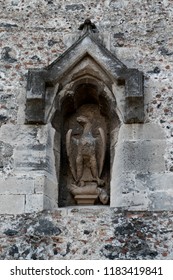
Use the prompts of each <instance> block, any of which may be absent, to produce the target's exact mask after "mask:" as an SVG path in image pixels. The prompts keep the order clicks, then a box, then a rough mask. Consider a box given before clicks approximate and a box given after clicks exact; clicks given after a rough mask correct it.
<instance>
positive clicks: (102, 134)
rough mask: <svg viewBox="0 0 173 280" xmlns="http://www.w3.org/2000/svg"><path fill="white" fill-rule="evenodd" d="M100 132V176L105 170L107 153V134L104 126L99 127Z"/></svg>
mask: <svg viewBox="0 0 173 280" xmlns="http://www.w3.org/2000/svg"><path fill="white" fill-rule="evenodd" d="M98 130H99V133H100V138H101V141H100V145H99V154H100V159H99V177H100V176H101V173H102V171H103V165H104V160H105V153H106V136H105V132H104V130H103V128H101V127H99V128H98Z"/></svg>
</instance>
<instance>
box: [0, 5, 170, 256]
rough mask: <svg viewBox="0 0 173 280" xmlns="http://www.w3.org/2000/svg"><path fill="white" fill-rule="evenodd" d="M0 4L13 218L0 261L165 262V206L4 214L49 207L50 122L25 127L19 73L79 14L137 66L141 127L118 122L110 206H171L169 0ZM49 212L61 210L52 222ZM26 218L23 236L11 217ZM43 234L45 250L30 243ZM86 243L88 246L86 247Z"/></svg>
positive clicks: (4, 186) (68, 37)
mask: <svg viewBox="0 0 173 280" xmlns="http://www.w3.org/2000/svg"><path fill="white" fill-rule="evenodd" d="M0 4H1V17H0V31H1V33H0V34H1V41H0V48H1V57H0V201H1V203H0V213H2V214H4V213H8V214H11V215H12V216H4V215H2V216H1V220H2V222H1V225H2V227H1V229H2V232H1V238H2V241H3V242H1V244H2V245H1V259H4V258H9V259H10V258H11V259H13V258H14V259H15V258H16V259H18V258H21V259H22V258H24V259H27V258H28V259H30V258H32V259H47V258H48V259H53V258H58V259H59V258H61V259H71V258H74V259H79V258H83V259H97V258H102V259H116V258H122V259H123V258H133V259H135V258H138V259H140V258H142V259H143V258H158V259H162V258H167V259H172V258H173V256H172V243H171V242H170V241H169V240H171V239H172V213H171V212H160V213H159V212H157V213H155V212H152V213H150V212H148V213H147V212H145V213H143V214H142V213H138V214H135V213H134V212H133V213H130V212H127V214H125V215H124V214H123V213H124V212H122V213H118V212H114V210H117V208H115V209H114V210H113V209H109V210H108V208H105V209H104V211H103V209H102V208H101V209H99V208H98V209H97V210H96V209H95V210H93V209H91V210H89V212H87V213H88V214H87V216H86V211H85V209H84V210H83V209H74V210H73V212H71V213H73V214H70V212H68V211H67V212H65V213H66V214H62V213H63V211H62V213H60V212H56V213H54V214H51V215H50V214H45V213H40V214H33V215H32V214H26V216H25V215H21V216H13V214H22V213H30V212H35V211H36V212H39V211H42V210H43V209H50V208H56V207H57V196H58V194H57V178H56V175H55V173H54V172H52V170H53V168H52V167H53V166H54V164H55V163H54V161H53V160H54V157H53V137H54V130H53V129H52V127H50V126H49V125H46V126H42V127H40V126H37V125H34V126H32V125H27V126H26V125H25V124H24V123H25V103H26V84H27V73H28V70H29V69H30V68H43V67H46V66H48V65H49V64H50V63H51V62H53V61H54V60H55V59H56V58H57V57H58V56H59V55H61V54H62V53H64V51H65V50H67V48H68V47H70V46H71V44H72V43H73V42H74V41H75V40H76V39H77V38H78V36H79V33H78V32H79V31H77V28H78V27H79V25H80V24H81V23H82V22H83V21H84V20H85V19H86V18H88V17H90V18H91V19H92V21H93V22H94V23H95V24H96V25H97V28H98V30H99V32H100V36H101V37H102V40H103V42H104V44H105V46H106V47H107V48H108V49H109V50H110V51H111V52H112V53H113V54H116V56H117V57H118V58H119V59H120V60H121V61H122V62H123V63H124V64H125V65H126V66H127V67H129V68H137V69H138V70H140V71H142V72H143V73H144V103H145V108H144V113H145V120H144V124H132V125H124V124H122V126H121V129H120V133H119V142H118V144H117V142H116V139H115V160H114V165H113V167H112V176H113V179H112V186H111V189H112V197H111V204H112V206H113V207H119V206H120V207H121V209H122V210H123V209H126V210H129V209H131V210H152V211H155V210H157V211H158V210H170V209H171V210H172V205H173V203H172V200H173V191H172V187H173V173H172V172H173V109H172V106H173V97H172V96H173V85H172V80H173V71H172V69H173V59H172V57H173V39H172V28H173V26H172V25H173V23H172V16H173V14H172V1H171V0H162V1H159V2H158V1H156V0H151V1H147V0H144V1H142V2H141V1H138V0H133V1H128V0H126V1H122V0H121V1H113V0H112V1H111V0H105V1H98V0H95V1H91V0H88V1H87V3H83V1H73V2H72V1H68V0H67V1H63V0H53V1H46V0H45V1H40V0H31V1H29V4H28V1H22V0H13V1H12V0H6V1H0ZM76 31H77V32H76ZM119 98H120V99H121V96H120V97H119ZM52 197H54V198H55V199H52ZM64 211H66V210H64ZM75 213H76V214H75ZM128 213H129V214H128ZM56 215H58V217H60V216H61V215H62V217H61V218H59V220H58V223H56V221H55V220H54V219H57V216H56ZM128 215H129V216H128ZM130 215H132V216H130ZM133 215H134V216H133ZM26 217H27V221H28V225H29V224H30V223H32V222H33V221H35V220H34V219H36V220H37V222H34V226H33V228H32V227H30V228H29V227H28V225H26V227H25V230H26V232H27V233H28V234H29V235H28V236H27V238H28V239H27V238H26V235H25V232H24V233H23V235H22V234H20V233H19V232H20V226H19V224H21V223H20V221H23V219H26ZM85 219H87V223H86V221H85ZM129 219H130V220H129ZM38 220H39V221H40V222H39V221H38ZM45 220H46V221H45ZM47 220H48V221H51V223H52V232H54V233H55V236H54V235H53V237H52V233H51V234H50V232H48V233H45V232H44V231H45V230H46V223H48V224H47V225H48V228H49V229H50V228H51V226H50V224H49V222H47ZM79 221H80V223H79ZM68 223H71V225H70V226H69V225H68V227H67V226H66V225H67V224H68ZM105 223H106V225H105ZM42 225H43V229H40V227H42ZM60 225H61V226H60ZM62 225H63V226H62ZM84 225H87V227H86V228H85V226H84ZM161 225H162V226H161ZM80 226H81V227H80ZM169 227H170V228H169ZM88 228H90V230H89V231H88ZM117 228H118V229H117ZM132 228H133V229H134V232H132ZM117 232H118V235H117ZM35 233H36V234H35ZM42 233H43V234H42ZM76 233H77V234H76ZM126 233H127V237H128V239H127V238H126ZM49 234H50V235H51V237H50V235H49ZM42 235H43V237H44V238H45V235H46V236H47V237H46V238H45V239H44V238H43V239H44V241H43V243H44V244H43V251H44V253H40V252H41V251H40V250H39V249H38V251H37V249H34V248H35V247H34V244H35V243H34V242H38V238H40V236H41V237H42ZM32 236H33V237H32ZM57 236H58V237H57ZM76 236H77V238H76ZM100 236H103V238H102V239H100ZM98 237H99V238H98ZM122 237H123V238H125V239H123V240H122ZM129 237H130V240H131V241H132V243H129ZM11 238H14V239H13V243H14V244H12V243H11ZM21 238H22V240H23V242H24V243H22V242H21ZM61 238H62V239H61ZM136 238H137V241H138V242H137V243H135V242H136ZM31 239H32V240H33V239H34V241H33V242H32V241H31ZM100 240H101V242H102V243H103V244H100V243H99V242H100ZM19 241H20V242H19ZM48 241H49V246H48V245H47V244H48V243H47V242H48ZM50 241H51V242H50ZM19 243H20V245H19ZM25 243H27V244H29V245H27V244H25ZM11 244H12V245H11ZM71 244H73V245H71ZM83 244H85V246H86V248H83ZM91 244H95V246H96V247H97V248H96V247H93V248H94V251H92V246H91ZM130 244H132V245H130ZM40 246H42V245H39V247H38V248H40ZM129 246H130V247H129ZM146 248H148V251H147V249H146Z"/></svg>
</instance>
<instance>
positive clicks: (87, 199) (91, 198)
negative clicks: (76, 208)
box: [74, 194, 98, 205]
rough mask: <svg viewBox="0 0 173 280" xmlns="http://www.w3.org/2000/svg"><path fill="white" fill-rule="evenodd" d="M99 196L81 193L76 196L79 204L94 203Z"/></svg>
mask: <svg viewBox="0 0 173 280" xmlns="http://www.w3.org/2000/svg"><path fill="white" fill-rule="evenodd" d="M97 198H98V195H97V194H93V195H91V194H80V195H75V197H74V199H75V200H76V202H77V204H78V205H94V202H95V201H96V199H97Z"/></svg>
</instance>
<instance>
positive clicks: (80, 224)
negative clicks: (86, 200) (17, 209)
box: [0, 207, 173, 260]
mask: <svg viewBox="0 0 173 280" xmlns="http://www.w3.org/2000/svg"><path fill="white" fill-rule="evenodd" d="M100 210H101V211H100ZM172 234H173V213H172V212H154V211H152V212H142V211H140V212H134V211H133V212H130V211H121V212H117V211H115V209H113V208H112V209H110V208H108V207H102V208H101V209H100V208H99V207H92V208H88V207H85V208H70V209H67V208H66V209H62V210H57V211H54V212H53V213H49V212H45V211H44V212H43V213H37V214H36V213H33V214H24V215H17V216H13V215H11V216H9V215H8V216H6V217H4V216H2V215H1V216H0V235H1V250H0V259H11V260H14V259H16V260H17V259H20V260H26V259H29V260H30V259H35V260H36V259H40V260H41V259H42V260H76V259H81V260H88V259H90V260H98V259H100V260H120V259H121V260H129V259H132V260H153V259H154V260H171V259H172V258H173V254H172V249H173V244H172Z"/></svg>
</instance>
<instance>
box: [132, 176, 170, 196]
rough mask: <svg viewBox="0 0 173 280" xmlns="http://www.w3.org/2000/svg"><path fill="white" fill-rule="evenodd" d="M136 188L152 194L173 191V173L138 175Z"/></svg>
mask: <svg viewBox="0 0 173 280" xmlns="http://www.w3.org/2000/svg"><path fill="white" fill-rule="evenodd" d="M135 180H136V188H137V189H138V190H140V189H141V188H143V189H146V190H148V191H151V192H158V191H164V192H165V193H166V192H169V191H172V189H173V174H172V173H159V174H158V173H155V174H137V175H136V177H135Z"/></svg>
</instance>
